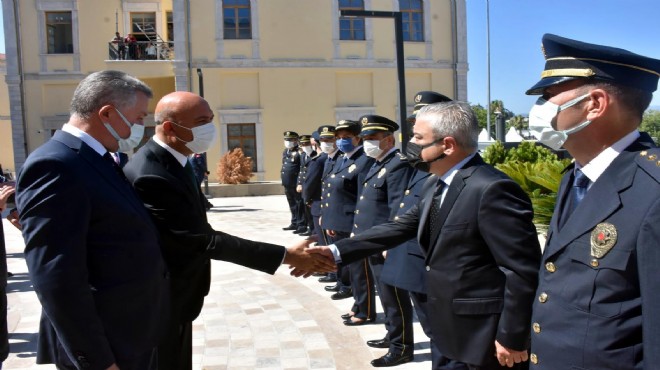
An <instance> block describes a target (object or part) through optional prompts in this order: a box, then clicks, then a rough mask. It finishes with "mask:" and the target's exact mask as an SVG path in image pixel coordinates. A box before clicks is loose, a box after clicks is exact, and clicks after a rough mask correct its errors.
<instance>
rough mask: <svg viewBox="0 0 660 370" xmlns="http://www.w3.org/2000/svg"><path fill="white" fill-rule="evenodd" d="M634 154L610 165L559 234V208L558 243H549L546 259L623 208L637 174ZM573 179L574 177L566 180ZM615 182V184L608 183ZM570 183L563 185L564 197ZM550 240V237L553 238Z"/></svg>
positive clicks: (554, 217) (555, 223) (554, 222)
mask: <svg viewBox="0 0 660 370" xmlns="http://www.w3.org/2000/svg"><path fill="white" fill-rule="evenodd" d="M634 155H635V154H634V153H631V152H628V151H624V152H622V153H621V154H619V156H617V158H616V159H615V160H614V161H613V162H612V164H610V166H609V167H608V168H607V169H606V170H605V172H603V174H602V175H601V177H600V178H599V179H598V180H597V181H596V182H595V183H594V184H593V185H592V186H591V188H590V189H589V191H588V192H587V194H586V195H585V197H584V199H583V200H582V202H581V203H580V205H579V206H578V207H577V208H576V209H575V211H574V212H573V213H572V214H571V215H570V216H569V218H568V220H566V223H565V224H564V227H563V228H562V229H561V230H559V232H558V231H557V230H558V229H557V220H556V218H557V217H558V215H559V212H560V211H559V208H560V207H555V212H554V214H553V222H552V228H553V231H554V234H556V235H552V237H553V238H554V239H555V240H554V241H553V243H548V246H547V247H549V249H548V250H547V251H546V256H548V257H549V256H552V255H553V254H555V253H557V252H558V251H560V250H562V249H563V248H565V247H566V246H567V245H568V244H569V243H571V242H572V241H573V240H575V239H576V238H578V237H580V236H581V235H584V234H585V233H587V232H590V231H591V230H593V229H594V228H595V227H596V225H598V223H600V222H602V221H603V220H605V219H607V218H608V217H609V216H610V215H611V214H612V213H614V212H615V211H616V210H617V209H619V208H620V207H621V197H620V195H619V194H620V193H621V192H622V191H624V190H625V189H627V188H628V187H630V186H631V185H632V181H633V176H634V174H635V171H636V170H637V166H635V165H634V158H633V157H634ZM564 177H565V178H569V177H570V176H568V175H567V176H564ZM609 179H614V180H613V181H607V180H609ZM569 186H570V184H568V180H565V181H562V187H563V193H564V194H563V196H564V195H565V194H566V193H568V187H569ZM549 238H550V235H549Z"/></svg>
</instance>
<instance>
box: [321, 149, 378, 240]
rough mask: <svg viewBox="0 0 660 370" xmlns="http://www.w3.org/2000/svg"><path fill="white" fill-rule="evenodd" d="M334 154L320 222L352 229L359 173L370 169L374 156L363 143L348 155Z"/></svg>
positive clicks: (344, 229) (324, 191)
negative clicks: (368, 153)
mask: <svg viewBox="0 0 660 370" xmlns="http://www.w3.org/2000/svg"><path fill="white" fill-rule="evenodd" d="M345 156H346V155H345V154H344V156H341V157H335V163H334V166H333V168H332V170H331V171H330V172H329V173H328V176H327V177H326V180H325V187H324V188H323V190H322V192H323V209H322V211H321V212H322V214H323V218H322V220H321V222H322V224H321V226H322V227H323V228H324V229H326V230H335V231H342V232H345V233H350V232H351V230H352V229H353V216H354V214H355V203H356V202H357V197H358V192H359V190H360V183H359V181H358V176H359V174H360V173H362V172H366V171H369V168H370V167H371V165H372V163H373V161H374V160H373V158H370V157H368V156H367V155H365V154H364V149H363V148H362V147H360V148H358V149H357V150H355V152H354V153H353V154H352V155H351V156H350V157H348V158H347V160H346V162H344V161H343V158H344V157H345Z"/></svg>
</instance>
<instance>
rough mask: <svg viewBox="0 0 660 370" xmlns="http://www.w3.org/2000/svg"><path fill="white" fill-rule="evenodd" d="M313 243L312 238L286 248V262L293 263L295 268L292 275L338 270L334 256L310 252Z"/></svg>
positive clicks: (306, 275) (292, 266) (305, 275)
mask: <svg viewBox="0 0 660 370" xmlns="http://www.w3.org/2000/svg"><path fill="white" fill-rule="evenodd" d="M311 243H313V241H312V240H302V241H300V242H298V243H296V244H294V245H292V246H291V247H287V249H286V257H284V263H286V264H288V265H291V268H292V269H293V270H292V271H291V275H293V276H296V277H299V276H302V277H309V276H310V275H312V274H313V273H314V272H332V271H336V270H337V265H335V261H334V259H333V258H332V253H330V258H328V257H326V256H324V255H322V254H318V253H309V252H308V250H309V249H308V247H309V245H310V244H311Z"/></svg>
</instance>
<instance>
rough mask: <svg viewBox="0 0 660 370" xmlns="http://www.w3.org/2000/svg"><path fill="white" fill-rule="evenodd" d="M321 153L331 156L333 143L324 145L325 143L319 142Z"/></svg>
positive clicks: (333, 147) (333, 149)
mask: <svg viewBox="0 0 660 370" xmlns="http://www.w3.org/2000/svg"><path fill="white" fill-rule="evenodd" d="M321 151H322V152H323V153H326V154H331V153H332V152H334V151H335V144H334V143H326V142H325V141H322V142H321Z"/></svg>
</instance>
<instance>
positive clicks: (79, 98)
mask: <svg viewBox="0 0 660 370" xmlns="http://www.w3.org/2000/svg"><path fill="white" fill-rule="evenodd" d="M138 92H141V93H143V94H145V95H146V96H147V97H148V98H152V97H153V93H152V92H151V89H150V88H149V86H147V85H146V84H145V83H144V82H142V81H140V80H138V79H137V78H135V77H133V76H131V75H128V74H126V73H124V72H121V71H100V72H94V73H92V74H90V75H89V76H87V77H85V78H84V79H83V80H82V81H80V83H79V84H78V87H76V91H74V92H73V98H72V99H71V114H72V115H78V116H81V117H83V118H89V117H90V116H91V114H92V113H93V112H94V111H97V110H99V109H101V108H102V107H103V106H104V105H108V104H109V105H113V106H115V107H117V108H126V107H133V106H134V105H135V101H136V99H137V98H136V94H137V93H138Z"/></svg>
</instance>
